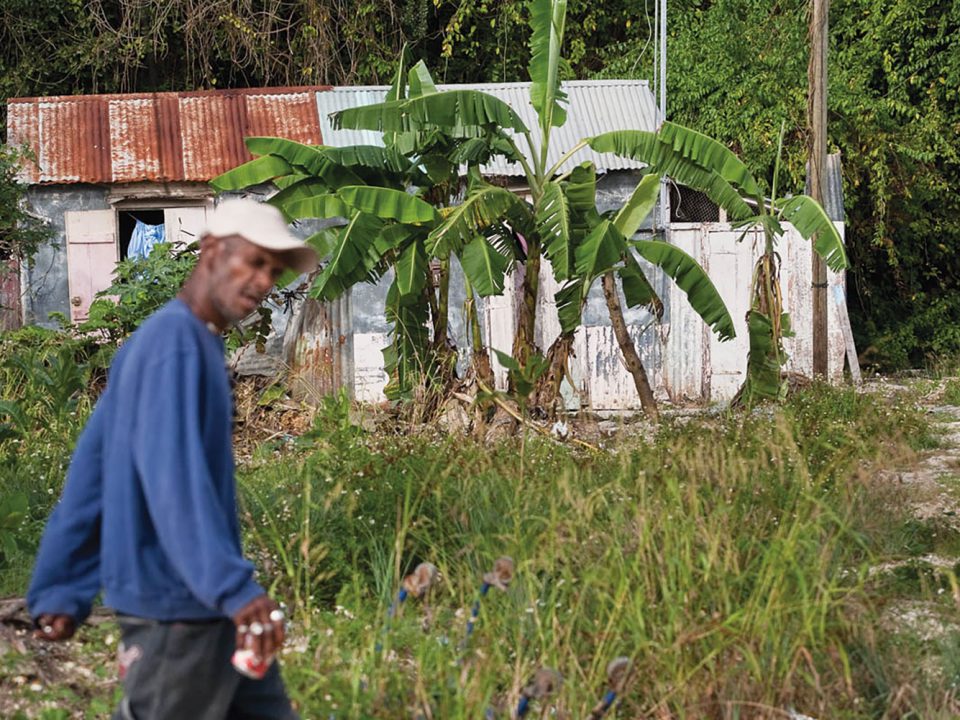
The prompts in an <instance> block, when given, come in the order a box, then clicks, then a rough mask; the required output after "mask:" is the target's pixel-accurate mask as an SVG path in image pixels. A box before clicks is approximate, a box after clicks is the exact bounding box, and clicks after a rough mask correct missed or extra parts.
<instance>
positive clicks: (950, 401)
mask: <svg viewBox="0 0 960 720" xmlns="http://www.w3.org/2000/svg"><path fill="white" fill-rule="evenodd" d="M943 402H945V403H946V404H947V405H960V379H957V378H953V379H951V380H947V382H946V384H945V385H944V388H943Z"/></svg>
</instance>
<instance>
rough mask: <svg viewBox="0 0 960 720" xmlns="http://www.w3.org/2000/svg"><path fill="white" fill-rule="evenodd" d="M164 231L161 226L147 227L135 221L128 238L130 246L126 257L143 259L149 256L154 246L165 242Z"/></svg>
mask: <svg viewBox="0 0 960 720" xmlns="http://www.w3.org/2000/svg"><path fill="white" fill-rule="evenodd" d="M166 241H167V240H166V229H165V228H164V226H163V225H147V223H145V222H142V221H140V220H137V224H136V227H134V228H133V235H131V236H130V245H129V247H127V257H130V258H145V257H147V256H148V255H150V251H151V250H153V246H154V245H159V244H160V243H163V242H166Z"/></svg>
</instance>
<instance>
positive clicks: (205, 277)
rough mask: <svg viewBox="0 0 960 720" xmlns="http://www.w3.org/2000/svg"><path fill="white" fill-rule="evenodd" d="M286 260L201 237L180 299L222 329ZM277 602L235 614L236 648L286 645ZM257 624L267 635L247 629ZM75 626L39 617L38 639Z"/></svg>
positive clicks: (259, 295)
mask: <svg viewBox="0 0 960 720" xmlns="http://www.w3.org/2000/svg"><path fill="white" fill-rule="evenodd" d="M286 267H287V264H286V263H285V262H284V260H283V255H282V254H281V253H275V252H270V251H269V250H265V249H263V248H261V247H259V246H257V245H254V244H253V243H251V242H248V241H247V240H245V239H244V238H242V237H241V236H239V235H231V236H228V237H223V238H220V237H214V236H212V235H205V236H204V237H203V238H202V239H201V240H200V258H199V260H198V261H197V266H196V268H195V269H194V271H193V273H191V275H190V277H189V278H187V281H186V282H185V283H184V285H183V287H182V288H181V290H180V293H179V294H178V296H177V297H179V298H180V299H181V300H182V301H183V302H184V303H186V305H187V307H189V308H190V310H191V311H193V314H194V315H196V316H197V317H198V318H200V319H201V320H203V321H204V322H206V323H208V324H209V325H211V326H213V327H214V328H216V330H218V331H221V332H222V331H223V330H225V329H226V328H228V327H230V326H231V325H233V324H234V323H237V322H239V321H240V320H242V319H243V318H245V317H246V316H247V315H249V314H250V313H251V312H253V310H254V309H255V308H256V307H257V306H258V305H259V304H260V303H261V302H262V301H263V299H264V298H265V297H266V296H267V293H269V292H270V289H271V288H272V287H273V285H274V283H275V282H276V280H277V278H278V277H280V275H281V274H282V273H283V271H284V269H285V268H286ZM279 609H280V608H279V605H277V603H276V602H274V601H273V600H272V599H271V598H270V597H268V596H267V595H261V596H260V597H256V598H254V599H253V600H251V601H250V602H249V603H247V604H246V605H245V606H243V607H242V608H241V609H240V610H238V611H237V612H236V614H234V616H233V622H234V625H236V626H237V648H249V649H250V650H252V651H253V653H254V654H255V655H256V656H258V657H268V656H270V655H273V654H275V653H276V652H277V651H278V650H279V649H280V647H281V646H282V645H283V639H284V623H283V621H282V620H280V621H279V622H278V621H274V620H271V618H270V614H271V613H272V612H274V611H277V610H279ZM254 623H259V624H260V625H261V626H262V627H263V629H264V631H263V634H260V635H255V634H253V633H251V632H249V628H250V626H252V625H253V624H254ZM76 630H77V625H76V621H75V620H74V619H73V618H72V617H71V616H69V615H50V614H46V615H41V616H40V617H39V618H37V630H36V631H35V632H34V637H36V638H39V639H41V640H67V639H69V638H71V637H73V634H74V633H75V632H76Z"/></svg>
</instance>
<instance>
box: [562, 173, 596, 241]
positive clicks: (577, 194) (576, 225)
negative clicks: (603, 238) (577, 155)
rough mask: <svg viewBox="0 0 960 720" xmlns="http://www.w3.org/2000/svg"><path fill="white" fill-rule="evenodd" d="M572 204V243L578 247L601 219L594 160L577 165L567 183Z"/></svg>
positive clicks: (568, 196)
mask: <svg viewBox="0 0 960 720" xmlns="http://www.w3.org/2000/svg"><path fill="white" fill-rule="evenodd" d="M566 195H567V201H568V202H569V205H570V243H571V245H573V247H574V248H576V247H577V246H578V245H579V244H580V243H581V242H583V238H585V237H586V236H587V234H588V233H589V232H590V231H591V230H592V229H593V228H595V227H596V226H597V225H598V224H599V223H600V220H601V217H600V213H598V212H597V169H596V167H594V164H593V163H592V162H585V163H581V164H580V165H578V166H577V167H575V168H574V169H573V170H572V171H571V173H570V177H569V178H568V179H567V183H566Z"/></svg>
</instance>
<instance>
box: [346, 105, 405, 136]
mask: <svg viewBox="0 0 960 720" xmlns="http://www.w3.org/2000/svg"><path fill="white" fill-rule="evenodd" d="M406 102H407V101H406V100H387V101H385V102H380V103H372V104H370V105H364V106H362V107H355V108H347V109H346V110H340V111H338V112H335V113H330V119H331V121H332V123H333V127H334V128H335V129H337V130H376V131H378V132H384V133H405V132H410V131H411V130H415V129H417V127H418V126H416V125H415V124H413V123H411V122H410V120H409V118H408V117H407V114H406V113H405V112H403V109H402V108H403V106H404V104H405V103H406Z"/></svg>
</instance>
